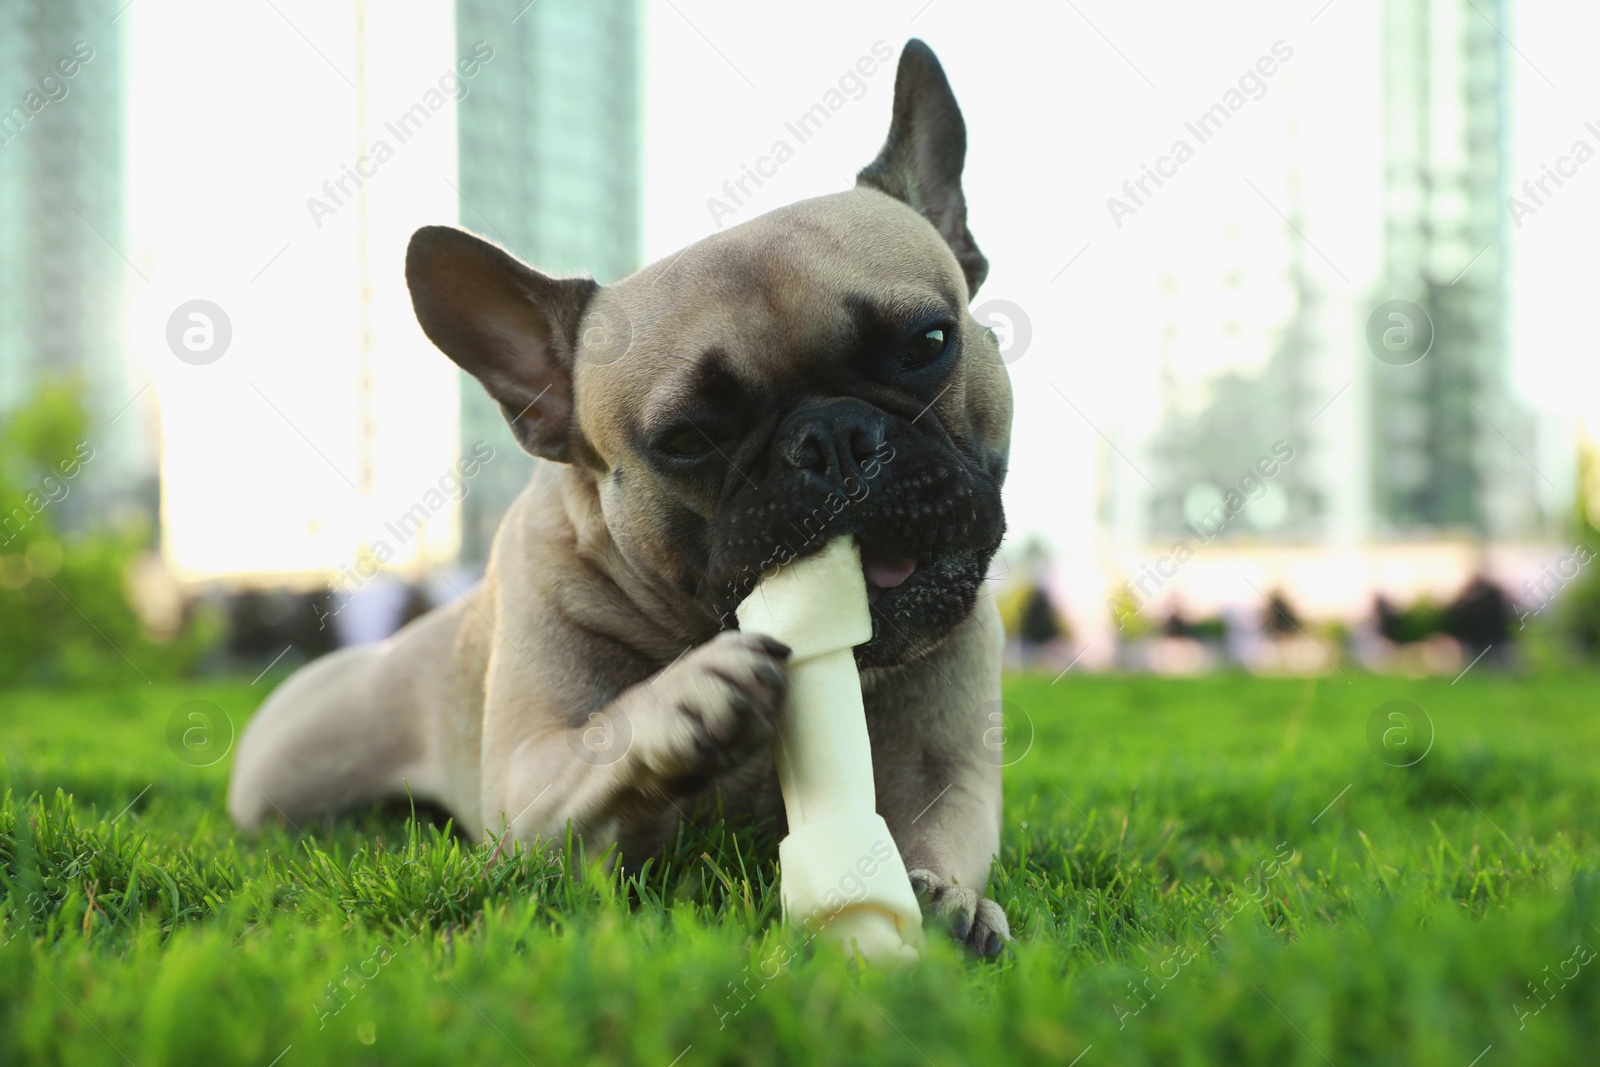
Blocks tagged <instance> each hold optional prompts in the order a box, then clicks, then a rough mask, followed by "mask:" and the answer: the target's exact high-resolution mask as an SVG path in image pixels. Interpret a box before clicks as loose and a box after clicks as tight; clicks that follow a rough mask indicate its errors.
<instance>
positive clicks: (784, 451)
mask: <svg viewBox="0 0 1600 1067" xmlns="http://www.w3.org/2000/svg"><path fill="white" fill-rule="evenodd" d="M884 426H885V419H884V416H883V412H881V411H879V410H878V409H877V408H875V407H873V406H872V405H870V404H867V403H865V402H863V401H860V400H821V401H807V402H806V403H804V404H801V405H800V406H799V407H797V408H795V410H794V411H793V412H791V413H790V414H789V417H788V418H786V419H785V420H784V421H783V425H781V426H780V427H779V428H778V435H777V440H776V448H775V452H776V455H777V459H778V462H779V463H780V464H781V465H782V466H784V467H787V468H789V469H791V470H797V471H806V472H807V473H810V474H814V475H816V476H817V477H819V478H822V479H823V480H825V481H827V482H829V483H830V484H832V485H840V484H842V483H843V482H844V480H845V479H846V478H850V477H856V478H860V477H862V476H863V475H862V474H861V465H862V464H863V463H865V462H867V460H868V459H870V458H871V457H872V456H873V455H874V454H877V453H879V452H881V451H882V450H883V446H884Z"/></svg>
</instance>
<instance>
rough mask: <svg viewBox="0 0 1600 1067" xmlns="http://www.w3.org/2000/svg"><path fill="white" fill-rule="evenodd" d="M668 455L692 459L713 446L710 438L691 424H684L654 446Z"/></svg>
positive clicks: (708, 450) (703, 453)
mask: <svg viewBox="0 0 1600 1067" xmlns="http://www.w3.org/2000/svg"><path fill="white" fill-rule="evenodd" d="M656 447H657V448H659V449H661V451H663V452H665V453H666V454H667V455H669V456H678V457H681V458H684V459H692V458H694V457H695V456H703V455H705V454H706V453H707V452H710V451H711V449H712V448H713V447H714V446H713V445H712V443H711V440H710V438H708V437H706V435H705V434H703V433H701V432H700V431H699V430H697V429H696V428H695V427H693V426H685V427H684V428H683V429H681V430H679V431H677V432H676V433H674V434H672V435H671V436H669V437H667V438H665V439H664V440H662V442H661V443H660V444H659V445H657V446H656Z"/></svg>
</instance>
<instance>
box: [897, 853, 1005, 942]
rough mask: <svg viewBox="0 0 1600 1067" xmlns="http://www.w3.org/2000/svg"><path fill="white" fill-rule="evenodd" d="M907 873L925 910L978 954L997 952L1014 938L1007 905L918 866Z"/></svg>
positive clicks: (953, 935)
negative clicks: (1003, 905) (1007, 914)
mask: <svg viewBox="0 0 1600 1067" xmlns="http://www.w3.org/2000/svg"><path fill="white" fill-rule="evenodd" d="M906 874H907V876H908V877H910V879H911V888H912V889H913V890H915V891H916V894H917V900H918V901H919V902H920V903H921V904H922V910H923V912H924V913H925V914H926V915H928V916H929V917H930V918H931V919H932V920H933V921H934V922H937V923H938V924H939V925H941V926H943V927H945V928H946V929H948V930H949V931H950V935H951V936H952V937H954V938H955V939H956V940H957V941H960V942H962V943H963V944H965V945H966V946H967V948H969V949H971V950H972V951H973V952H974V953H976V954H977V955H979V956H983V957H985V958H991V957H994V956H998V955H999V954H1000V951H1001V949H1003V948H1004V947H1005V944H1006V942H1008V941H1010V940H1011V926H1010V924H1009V923H1007V921H1006V913H1005V909H1004V908H1002V907H1000V905H998V904H996V903H995V902H994V901H992V900H990V899H989V898H987V897H983V896H980V895H978V893H977V891H976V890H973V889H969V888H967V887H966V886H961V885H957V884H956V883H955V882H952V881H950V880H949V879H945V878H941V877H939V875H937V874H935V873H934V872H933V871H930V870H926V869H923V868H918V869H916V870H912V871H907V872H906Z"/></svg>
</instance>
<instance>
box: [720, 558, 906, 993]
mask: <svg viewBox="0 0 1600 1067" xmlns="http://www.w3.org/2000/svg"><path fill="white" fill-rule="evenodd" d="M737 614H738V617H739V628H740V629H741V630H744V631H746V632H750V633H762V634H767V635H769V636H771V637H775V638H777V639H778V640H780V641H782V642H783V643H784V644H786V645H788V646H789V647H790V648H791V649H793V650H794V651H793V653H792V654H791V656H790V658H789V696H788V700H787V702H786V703H785V705H784V708H783V714H782V715H780V716H779V718H778V731H777V739H776V741H775V742H774V744H773V749H774V752H775V754H776V756H777V761H778V783H779V786H780V787H781V788H782V790H783V805H784V809H785V810H786V811H787V813H788V816H789V836H788V837H786V838H784V839H783V842H782V843H781V844H780V845H779V846H778V865H779V883H780V893H781V897H782V900H783V913H784V916H785V918H786V919H787V921H788V922H789V924H790V925H791V926H803V927H804V928H805V929H806V931H807V932H808V933H811V932H815V931H817V930H818V926H819V924H821V929H820V933H819V936H821V937H823V938H825V939H828V940H833V941H837V942H839V943H840V944H842V945H843V946H844V948H845V951H846V953H847V954H849V955H852V956H857V957H859V958H862V959H865V960H868V961H870V962H873V963H891V964H893V963H910V962H914V961H916V960H917V959H918V958H919V957H920V955H921V948H922V943H923V942H922V912H921V910H920V908H919V907H918V905H917V897H916V893H915V892H914V891H913V890H912V888H911V881H910V879H908V878H907V877H906V868H905V863H904V862H903V861H902V860H901V858H900V851H899V849H898V848H896V847H895V843H894V838H893V837H892V836H891V835H890V833H889V826H888V824H887V823H885V822H884V821H883V817H882V816H881V815H879V814H878V813H877V810H876V803H875V792H874V787H873V780H872V745H871V742H870V741H869V740H868V737H867V716H866V711H865V710H864V708H863V705H862V702H861V678H860V675H859V674H857V672H856V663H855V656H854V654H853V653H852V651H851V650H852V649H853V648H855V646H856V645H859V644H862V643H864V642H866V641H868V640H870V639H871V637H872V617H871V615H870V613H869V609H868V606H867V591H866V581H865V579H864V578H863V577H862V573H861V553H860V550H859V549H857V547H856V544H855V541H854V539H852V538H849V537H842V538H839V539H837V540H835V541H833V542H832V543H831V544H829V545H828V547H827V548H825V549H824V550H823V551H822V552H821V553H820V554H819V555H816V556H811V557H808V558H806V559H802V560H798V561H796V562H794V563H791V564H789V565H787V566H785V567H782V568H780V569H779V570H778V572H777V573H776V574H774V575H773V576H772V577H770V578H767V579H765V580H764V581H762V582H761V584H760V585H758V586H756V588H755V590H754V591H753V592H751V594H750V595H749V596H748V597H746V598H745V600H744V602H743V603H742V604H740V606H739V609H738V612H737Z"/></svg>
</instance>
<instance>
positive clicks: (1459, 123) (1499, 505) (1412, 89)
mask: <svg viewBox="0 0 1600 1067" xmlns="http://www.w3.org/2000/svg"><path fill="white" fill-rule="evenodd" d="M1508 9H1509V0H1484V2H1482V3H1479V2H1477V0H1387V3H1386V4H1385V5H1384V9H1383V23H1382V26H1383V32H1382V37H1381V40H1382V63H1383V90H1384V185H1385V191H1386V195H1385V204H1384V220H1383V224H1384V235H1383V236H1384V241H1383V258H1384V263H1383V268H1384V283H1383V284H1384V292H1383V293H1382V294H1380V299H1381V300H1390V299H1406V300H1411V301H1414V302H1415V303H1417V304H1419V305H1420V306H1421V307H1423V308H1424V309H1425V310H1426V311H1427V313H1428V315H1429V317H1430V318H1431V320H1432V324H1433V345H1432V349H1431V350H1430V351H1429V352H1428V354H1427V355H1426V357H1425V358H1423V359H1422V360H1421V361H1420V362H1418V363H1415V364H1412V365H1409V366H1388V365H1383V364H1379V365H1378V366H1377V367H1376V368H1375V369H1374V375H1373V379H1372V383H1373V393H1372V407H1371V410H1372V420H1373V427H1372V433H1373V456H1372V459H1373V495H1374V501H1373V504H1374V513H1375V522H1376V525H1377V527H1378V529H1377V531H1375V532H1377V533H1379V534H1380V535H1393V534H1407V533H1413V532H1416V531H1427V530H1441V531H1442V530H1470V531H1472V532H1473V533H1475V534H1478V535H1481V536H1486V537H1491V538H1496V539H1505V538H1514V537H1518V536H1525V535H1528V534H1530V533H1534V532H1536V531H1537V529H1538V526H1539V521H1540V516H1539V507H1538V499H1537V493H1536V486H1535V485H1534V483H1535V481H1536V480H1537V478H1538V474H1537V473H1536V472H1535V471H1534V470H1533V469H1532V468H1531V467H1530V466H1529V462H1528V461H1527V460H1526V459H1524V458H1523V456H1526V455H1529V454H1532V453H1533V451H1534V448H1533V435H1534V426H1533V414H1532V413H1531V412H1530V411H1528V410H1527V409H1526V408H1524V407H1523V406H1522V405H1520V404H1519V403H1517V402H1516V400H1515V397H1514V394H1513V392H1512V380H1511V346H1510V340H1509V331H1508V329H1507V309H1508V307H1509V303H1510V271H1511V263H1510V252H1511V232H1510V219H1509V217H1508V215H1507V213H1506V210H1505V202H1506V196H1507V190H1508V189H1509V186H1510V184H1511V183H1510V178H1509V175H1508V169H1509V158H1510V151H1511V84H1510V79H1511V70H1512V55H1511V50H1510V42H1509V39H1508V34H1509V32H1510V30H1511V27H1510V21H1509V10H1508ZM1519 452H1521V453H1522V456H1519V454H1518V453H1519Z"/></svg>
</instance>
